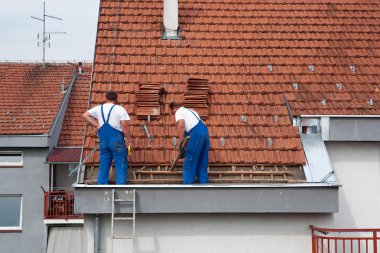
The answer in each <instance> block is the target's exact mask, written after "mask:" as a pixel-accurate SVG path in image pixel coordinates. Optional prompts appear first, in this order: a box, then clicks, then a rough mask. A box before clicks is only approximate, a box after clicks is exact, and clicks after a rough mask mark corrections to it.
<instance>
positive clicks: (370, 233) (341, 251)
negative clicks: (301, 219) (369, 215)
mask: <svg viewBox="0 0 380 253" xmlns="http://www.w3.org/2000/svg"><path fill="white" fill-rule="evenodd" d="M310 229H311V234H312V248H313V253H377V252H379V253H380V249H379V245H380V242H379V240H380V229H375V228H373V229H372V228H368V229H332V228H318V227H314V226H313V225H311V226H310Z"/></svg>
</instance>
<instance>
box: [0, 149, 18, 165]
mask: <svg viewBox="0 0 380 253" xmlns="http://www.w3.org/2000/svg"><path fill="white" fill-rule="evenodd" d="M22 165H23V156H22V152H21V151H0V168H14V167H22Z"/></svg>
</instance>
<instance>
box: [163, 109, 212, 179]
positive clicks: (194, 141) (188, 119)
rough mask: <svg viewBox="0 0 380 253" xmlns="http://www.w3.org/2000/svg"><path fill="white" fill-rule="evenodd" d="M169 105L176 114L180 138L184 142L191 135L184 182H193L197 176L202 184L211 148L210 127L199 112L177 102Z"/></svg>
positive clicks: (205, 176) (206, 175)
mask: <svg viewBox="0 0 380 253" xmlns="http://www.w3.org/2000/svg"><path fill="white" fill-rule="evenodd" d="M169 107H170V110H171V112H172V113H173V114H175V121H176V125H177V129H178V138H179V140H180V141H181V142H182V141H183V140H184V138H185V137H186V136H190V140H189V142H188V144H187V148H186V151H185V160H184V162H183V183H184V184H193V183H194V181H195V177H197V178H198V182H199V183H200V184H206V183H207V182H208V173H207V167H208V152H209V149H210V137H209V133H208V128H207V127H206V125H205V124H204V123H203V121H202V120H201V118H200V117H199V115H198V113H197V112H195V111H193V110H190V109H188V108H185V107H182V106H181V104H179V103H175V102H172V103H170V105H169Z"/></svg>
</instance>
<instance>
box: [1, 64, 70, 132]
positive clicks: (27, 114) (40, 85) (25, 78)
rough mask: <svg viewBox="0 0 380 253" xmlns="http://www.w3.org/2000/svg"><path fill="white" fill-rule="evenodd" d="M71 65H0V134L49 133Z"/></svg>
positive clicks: (61, 99) (66, 84) (68, 79)
mask: <svg viewBox="0 0 380 253" xmlns="http://www.w3.org/2000/svg"><path fill="white" fill-rule="evenodd" d="M75 68H76V67H75V66H73V65H70V64H45V65H44V64H41V63H0V122H1V126H0V135H40V134H49V133H50V129H51V127H52V125H53V123H54V120H55V118H56V116H57V113H58V110H59V108H60V105H61V103H62V101H63V98H64V94H63V93H62V92H61V84H62V82H64V83H65V87H66V88H67V86H68V85H69V84H70V82H71V79H72V77H73V73H74V71H75Z"/></svg>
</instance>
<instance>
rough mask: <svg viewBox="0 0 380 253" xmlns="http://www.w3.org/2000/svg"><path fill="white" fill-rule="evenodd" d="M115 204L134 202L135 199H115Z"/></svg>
mask: <svg viewBox="0 0 380 253" xmlns="http://www.w3.org/2000/svg"><path fill="white" fill-rule="evenodd" d="M115 202H134V200H133V199H115Z"/></svg>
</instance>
